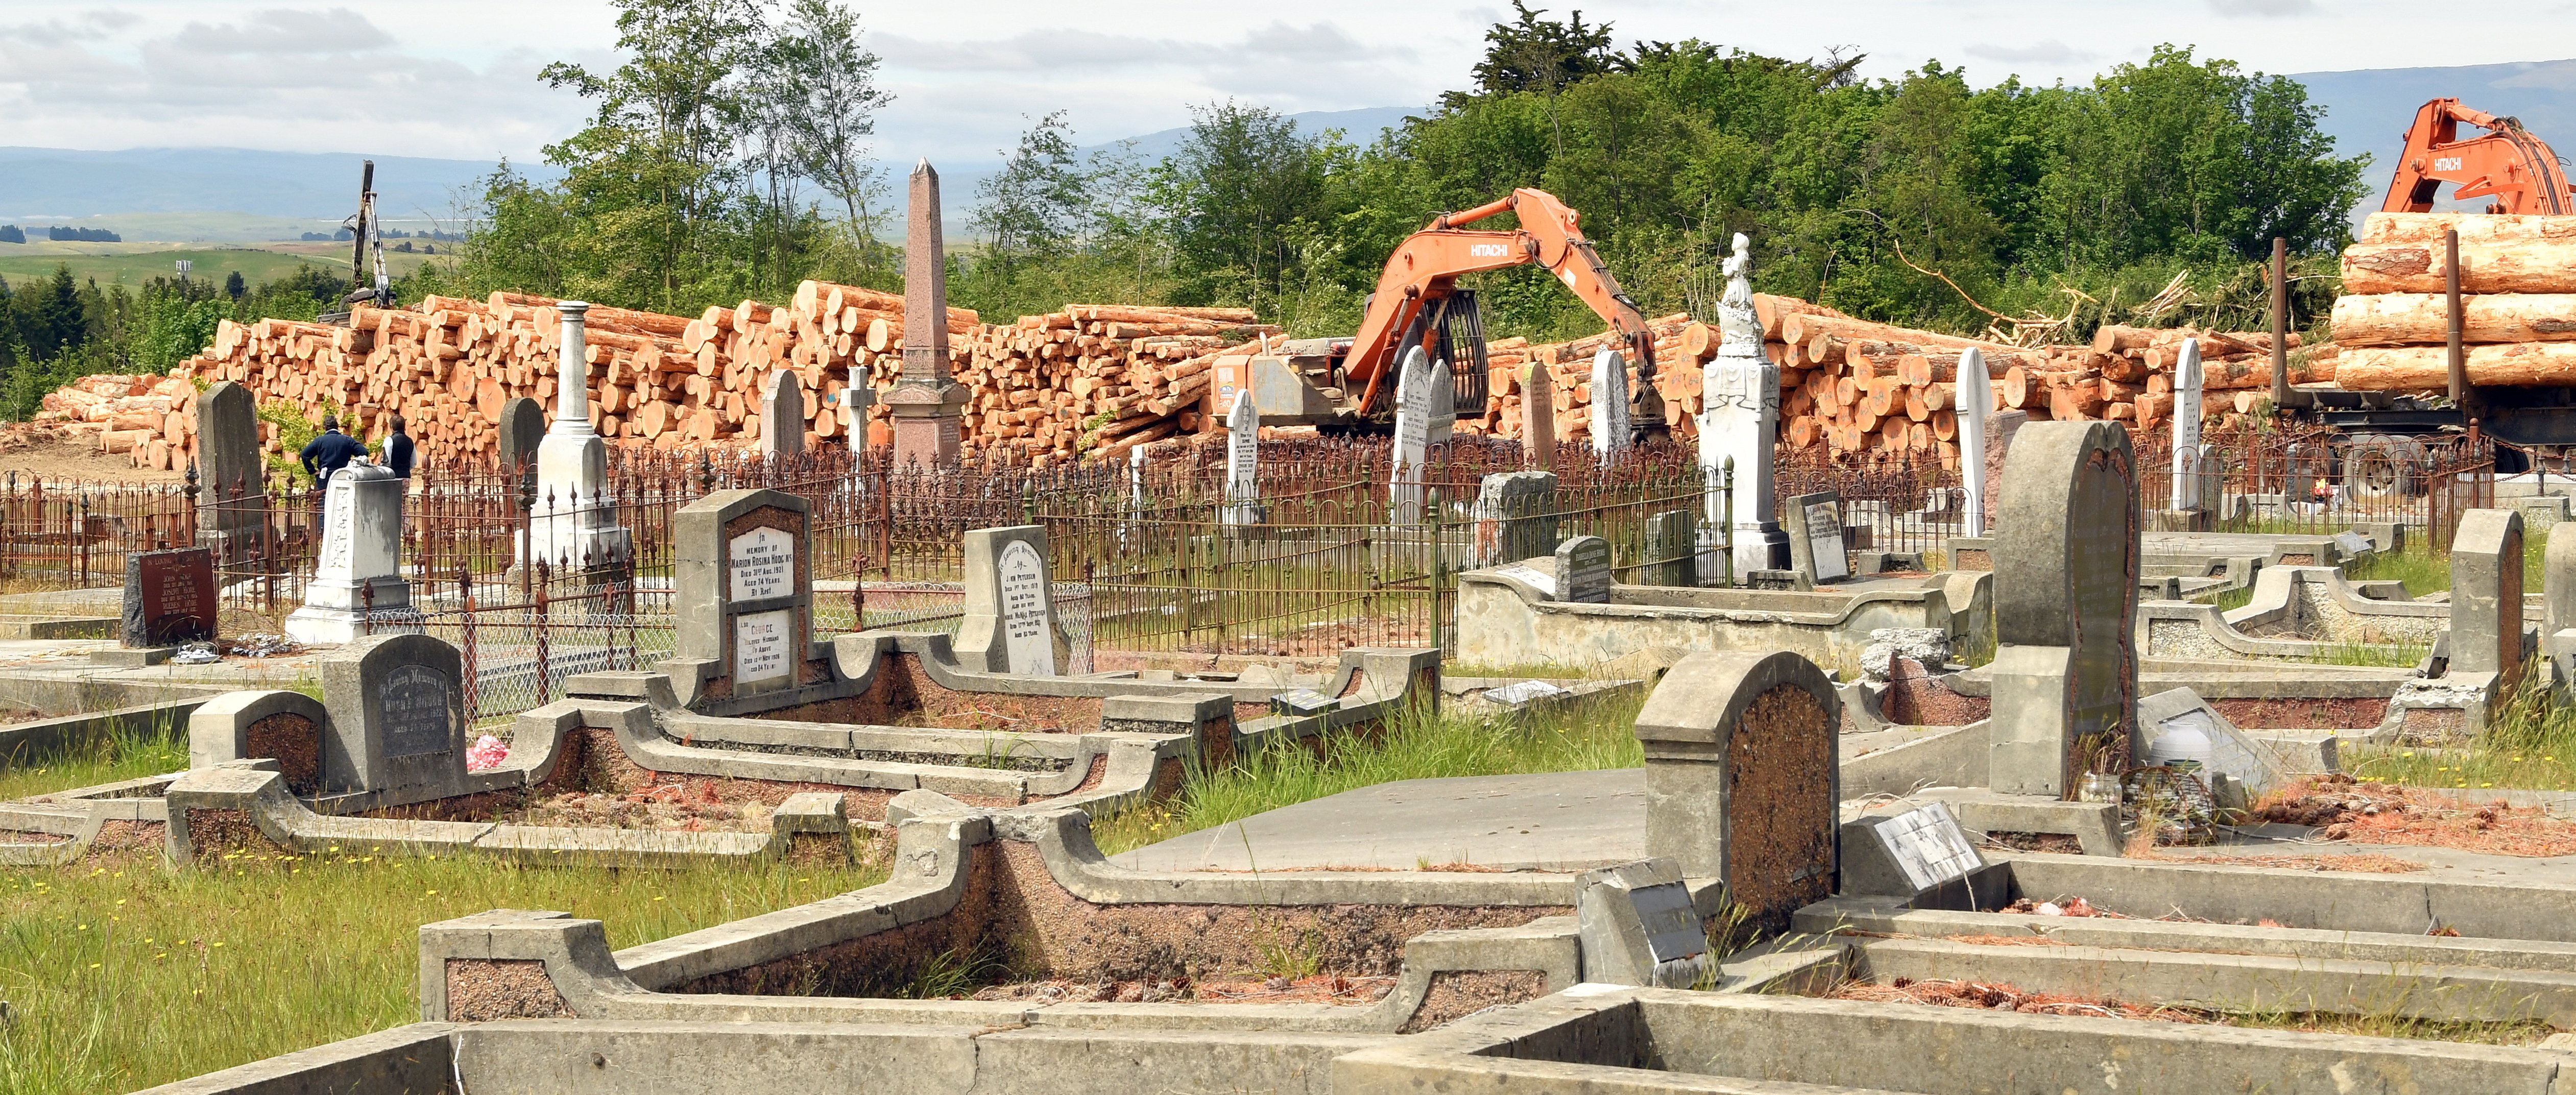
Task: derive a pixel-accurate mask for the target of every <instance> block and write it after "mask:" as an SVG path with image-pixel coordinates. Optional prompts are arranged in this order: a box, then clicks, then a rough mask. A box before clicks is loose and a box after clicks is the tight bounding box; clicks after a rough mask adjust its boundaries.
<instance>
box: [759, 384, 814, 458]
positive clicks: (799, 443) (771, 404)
mask: <svg viewBox="0 0 2576 1095" xmlns="http://www.w3.org/2000/svg"><path fill="white" fill-rule="evenodd" d="M759 444H760V455H762V456H794V455H796V454H798V453H801V452H804V451H805V386H804V385H803V384H802V383H800V382H799V381H798V380H797V379H796V371H795V370H793V369H780V370H778V371H777V372H774V373H771V374H769V383H767V384H765V385H762V387H761V392H760V442H759Z"/></svg>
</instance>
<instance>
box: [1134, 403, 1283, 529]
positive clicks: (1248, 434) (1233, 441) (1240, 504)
mask: <svg viewBox="0 0 2576 1095" xmlns="http://www.w3.org/2000/svg"><path fill="white" fill-rule="evenodd" d="M1141 448H1142V446H1139V449H1140V451H1141ZM1225 523H1226V524H1229V525H1257V524H1260V523H1261V412H1260V411H1259V410H1257V409H1255V408H1254V406H1253V404H1252V389H1250V388H1238V389H1236V390H1235V393H1234V406H1233V407H1231V408H1229V409H1228V410H1227V411H1226V415H1225Z"/></svg>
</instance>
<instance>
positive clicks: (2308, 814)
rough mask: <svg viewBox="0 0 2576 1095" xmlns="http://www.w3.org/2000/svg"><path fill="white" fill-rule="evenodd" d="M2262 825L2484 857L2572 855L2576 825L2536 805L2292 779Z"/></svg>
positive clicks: (2267, 804) (2260, 806) (2344, 780)
mask: <svg viewBox="0 0 2576 1095" xmlns="http://www.w3.org/2000/svg"><path fill="white" fill-rule="evenodd" d="M2253 812H2254V815H2255V816H2256V817H2257V818H2259V819H2261V820H2264V821H2270V822H2279V823H2285V824H2291V825H2313V826H2317V827H2319V831H2318V833H2317V835H2318V836H2321V837H2323V838H2325V839H2327V840H2337V841H2349V842H2351V843H2355V844H2413V845H2422V846H2427V847H2435V848H2456V849H2459V850H2461V851H2464V852H2481V853H2485V854H2488V855H2511V856H2532V857H2550V856H2562V855H2576V822H2570V821H2566V820H2563V819H2560V818H2555V817H2551V816H2549V814H2548V813H2547V812H2546V811H2544V810H2541V809H2539V808H2538V807H2513V806H2507V805H2505V804H2504V803H2503V802H2501V801H2494V802H2487V803H2478V802H2475V801H2471V800H2470V799H2468V798H2463V797H2457V796H2454V795H2452V794H2450V793H2447V792H2444V791H2439V790H2427V789H2422V788H2415V787H2398V786H2394V785H2391V784H2384V783H2367V782H2358V781H2355V780H2354V779H2353V778H2352V777H2351V776H2347V775H2339V774H2338V775H2327V776H2316V777H2311V778H2306V779H2301V780H2297V781H2295V782H2293V783H2291V784H2290V785H2289V786H2288V787H2285V788H2283V789H2281V790H2279V791H2276V792H2273V793H2272V794H2271V795H2268V796H2265V798H2264V799H2263V801H2261V802H2258V803H2256V804H2255V805H2254V811H2253Z"/></svg>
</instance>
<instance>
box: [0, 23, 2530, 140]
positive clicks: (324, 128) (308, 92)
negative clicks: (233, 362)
mask: <svg viewBox="0 0 2576 1095" xmlns="http://www.w3.org/2000/svg"><path fill="white" fill-rule="evenodd" d="M1550 6H1551V7H1554V8H1558V9H1560V10H1561V9H1563V8H1565V7H1566V6H1568V5H1567V4H1566V3H1564V2H1563V0H1551V2H1550ZM2543 7H2544V10H2540V11H2536V12H2521V13H2517V14H2516V16H2515V17H2514V22H2515V29H2514V30H2513V32H2512V33H2497V32H2495V31H2494V30H2493V29H2491V28H2484V29H2476V30H2472V29H2471V25H2470V24H2468V23H2462V22H2459V21H2450V22H2447V23H2443V24H2432V23H2430V22H2428V21H2427V20H2426V19H2425V18H2424V15H2423V9H2422V7H2421V5H2416V4H2402V5H2401V4H2398V3H2395V2H2393V0H2158V2H2153V3H2148V2H2140V0H2094V2H2088V3H2058V4H2034V3H2031V2H2030V0H1912V2H1902V0H1841V2H1838V3H1833V4H1830V5H1823V4H1779V3H1774V2H1767V0H1766V2H1745V0H1722V2H1696V3H1693V2H1665V0H1614V2H1606V3H1598V4H1590V5H1586V6H1585V8H1584V11H1585V13H1586V16H1587V17H1588V18H1594V19H1603V18H1606V19H1608V20H1610V21H1611V22H1612V23H1613V24H1614V25H1615V28H1616V33H1617V34H1618V36H1619V39H1620V41H1621V42H1622V44H1625V43H1626V42H1628V41H1630V40H1632V39H1637V38H1648V39H1665V40H1678V39H1682V38H1690V37H1697V38H1701V39H1704V40H1708V41H1713V42H1717V43H1721V44H1724V45H1728V46H1739V47H1743V48H1746V49H1751V50H1756V51H1760V52H1765V53H1773V54H1780V55H1786V56H1790V57H1808V56H1817V55H1821V54H1823V53H1825V52H1826V51H1827V50H1828V49H1830V48H1832V47H1836V46H1844V47H1850V48H1856V49H1858V50H1859V51H1861V52H1864V53H1867V54H1868V55H1869V62H1868V65H1867V68H1866V69H1865V71H1866V72H1868V73H1869V74H1871V75H1880V76H1885V75H1893V74H1895V73H1896V72H1899V71H1902V70H1903V69H1905V68H1909V67H1912V66H1914V65H1916V64H1919V63H1921V61H1922V60H1924V59H1925V58H1927V57H1937V58H1939V59H1941V60H1942V61H1944V62H1945V63H1949V64H1961V63H1964V64H1966V65H1968V66H1969V72H1970V77H1971V79H1973V80H1975V81H1977V82H1978V83H1981V84H1982V83H1988V82H1992V81H1994V80H1997V79H2000V78H2001V77H2003V76H2004V75H2006V74H2008V73H2018V74H2020V75H2021V76H2022V77H2023V78H2024V79H2025V80H2035V81H2039V82H2048V81H2053V80H2058V79H2068V80H2080V79H2083V78H2085V77H2087V76H2089V75H2090V74H2091V73H2093V72H2095V71H2097V70H2099V69H2100V68H2102V67H2104V66H2106V65H2110V64H2114V63H2117V62H2120V61H2125V60H2137V59H2142V58H2143V57H2145V56H2146V54H2147V51H2148V50H2149V49H2150V48H2152V47H2153V46H2154V45H2155V44H2156V43H2158V42H2168V41H2169V42H2178V43H2198V44H2200V45H2202V46H2203V50H2204V53H2208V52H2216V53H2219V54H2221V55H2224V56H2229V57H2233V58H2235V59H2237V60H2239V61H2241V62H2243V63H2245V64H2246V65H2247V66H2249V67H2253V68H2258V69H2262V70H2265V71H2271V72H2301V71H2318V70H2344V69H2359V68H2379V67H2399V66H2416V65H2468V64H2485V63H2492V62H2501V61H2529V60H2543V59H2550V58H2554V57H2558V56H2562V55H2565V54H2568V53H2571V52H2576V48H2571V47H2567V46H2565V45H2563V44H2562V45H2555V46H2553V45H2549V44H2548V43H2551V42H2559V43H2564V42H2565V41H2566V40H2567V39H2568V37H2569V34H2568V33H2567V32H2569V31H2576V4H2558V5H2556V6H2554V7H2552V6H2550V0H2544V4H2543ZM859 10H860V12H861V17H862V20H863V22H864V25H865V26H866V27H867V29H868V32H869V33H868V36H869V40H870V42H871V43H872V45H873V47H874V48H875V49H876V50H877V51H878V52H879V53H881V54H883V55H884V56H885V57H886V60H887V70H886V74H885V75H886V83H887V85H888V86H889V87H890V88H891V90H893V91H894V92H895V94H896V95H897V97H898V98H897V101H896V102H895V104H894V105H893V106H892V107H891V108H890V109H889V110H888V111H887V112H886V113H885V115H884V116H883V119H882V121H881V123H880V133H881V135H882V140H881V146H880V147H881V154H882V155H884V156H885V157H886V158H889V159H909V158H912V157H914V156H916V155H927V156H931V157H933V158H936V159H948V160H957V159H964V158H973V159H982V158H988V157H990V156H991V155H992V153H993V150H994V149H995V148H997V147H999V146H1001V145H1004V144H1007V143H1009V142H1010V140H1011V139H1012V137H1013V135H1014V134H1016V133H1017V132H1018V131H1019V129H1020V128H1022V126H1023V125H1024V124H1025V122H1024V121H1023V119H1024V117H1026V116H1029V115H1035V114H1040V113H1043V112H1045V111H1048V110H1051V109H1058V108H1063V109H1069V110H1070V111H1071V112H1072V118H1073V121H1074V124H1075V126H1076V128H1077V131H1078V133H1079V136H1080V137H1081V139H1083V140H1084V141H1085V142H1086V143H1088V142H1092V141H1103V140H1108V139H1113V138H1117V137H1123V136H1129V135H1133V134H1137V133H1144V132H1149V131H1153V130H1158V129H1164V128H1169V127H1171V126H1175V125H1180V124H1184V123H1185V122H1186V121H1187V120H1188V111H1187V108H1188V105H1189V104H1191V103H1194V102H1196V103H1203V102H1207V101H1210V100H1214V99H1222V98H1226V97H1234V98H1238V99H1241V100H1244V101H1247V102H1254V103H1260V104H1264V105H1268V106H1272V107H1276V108H1278V109H1281V110H1283V111H1287V112H1292V113H1293V112H1297V111H1305V110H1337V109H1347V108H1352V107H1365V106H1416V105H1420V104H1422V103H1425V102H1427V101H1429V100H1430V99H1432V98H1433V97H1434V96H1436V95H1437V94H1438V92H1439V91H1440V90H1441V89H1443V88H1449V87H1457V86H1461V85H1463V84H1464V82H1465V80H1466V71H1467V68H1468V67H1469V66H1470V65H1471V64H1473V63H1474V61H1475V60H1476V58H1477V57H1478V55H1479V53H1480V51H1481V42H1480V38H1481V35H1482V32H1483V29H1484V28H1485V26H1486V25H1488V24H1490V23H1492V22H1494V21H1495V20H1497V19H1499V18H1501V17H1502V16H1503V14H1504V13H1505V12H1506V11H1507V10H1508V7H1507V5H1496V4H1484V3H1466V4H1458V3H1447V2H1443V0H1432V2H1430V3H1418V4H1404V3H1389V2H1387V0H1301V2H1298V3H1278V4H1242V3H1236V4H1208V3H1205V2H1195V3H1179V2H1173V0H1118V2H1113V3H1090V4H1080V3H1062V2H1053V3H1041V2H1036V0H1009V2H974V0H944V2H935V3H919V2H915V3H908V4H903V5H891V4H889V5H881V6H871V5H868V4H865V3H862V4H861V5H860V7H859ZM612 19H613V13H612V9H611V8H610V7H609V5H607V4H606V3H601V2H595V0H536V2H533V3H532V2H526V0H520V2H512V3H502V2H497V0H405V2H402V3H398V4H377V5H360V6H351V7H337V6H280V7H260V6H258V4H257V3H256V0H254V3H252V4H229V3H228V4H214V3H205V2H187V3H181V2H168V0H164V2H140V3H117V4H100V5H92V4H87V3H82V2H79V0H43V2H35V0H0V145H35V146H52V147H69V148H85V149H117V148H129V147H138V146H173V145H176V146H203V145H218V146H232V147H244V148H261V149H276V150H292V151H314V152H322V151H329V152H359V153H370V154H377V155H416V156H440V157H458V158H485V159H488V158H490V157H493V156H495V155H508V156H511V157H513V158H519V159H526V158H530V157H532V156H533V155H534V154H535V152H536V150H537V149H538V148H539V147H540V146H541V145H543V144H545V143H546V142H547V141H550V140H553V139H555V138H558V137H560V136H562V135H564V134H565V133H568V132H570V131H571V130H572V129H573V128H574V127H575V126H576V125H577V124H578V122H579V120H580V118H581V117H582V114H583V110H582V107H581V105H580V103H579V101H578V100H576V99H574V98H573V97H572V96H570V95H569V94H568V93H563V92H556V91H550V90H548V89H546V88H545V87H544V86H543V85H541V84H539V83H538V82H537V81H536V79H535V73H536V71H537V69H538V67H539V66H541V65H543V64H544V63H545V62H547V61H549V60H555V59H571V60H579V61H584V62H586V63H593V64H597V63H602V62H608V61H610V60H611V59H612V53H611V48H612V46H613V45H614V40H615V32H614V28H613V26H612Z"/></svg>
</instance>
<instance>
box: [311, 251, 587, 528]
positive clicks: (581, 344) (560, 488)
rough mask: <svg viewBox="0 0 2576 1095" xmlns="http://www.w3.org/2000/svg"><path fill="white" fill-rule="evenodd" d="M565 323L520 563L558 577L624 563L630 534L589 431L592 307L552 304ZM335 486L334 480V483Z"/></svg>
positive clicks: (567, 302) (569, 302) (570, 302)
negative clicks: (587, 326)
mask: <svg viewBox="0 0 2576 1095" xmlns="http://www.w3.org/2000/svg"><path fill="white" fill-rule="evenodd" d="M555 310H556V311H557V312H559V313H561V314H562V316H563V342H562V345H561V346H559V347H558V348H557V350H556V355H555V356H556V374H555V416H554V422H553V423H552V424H551V425H548V426H547V427H546V436H545V439H544V440H542V441H539V442H537V498H536V507H535V508H534V509H533V510H531V511H530V513H529V520H528V539H529V542H528V544H527V545H526V551H525V553H524V554H523V555H522V556H521V558H520V560H519V561H520V562H522V563H525V564H531V565H533V564H535V563H537V562H540V561H542V562H546V563H549V564H552V565H553V566H554V568H555V570H556V572H557V573H564V572H574V571H587V570H593V569H599V568H606V567H608V566H611V565H613V564H615V563H616V562H618V561H619V560H622V559H624V558H626V555H627V550H628V546H629V545H628V539H627V534H626V530H625V529H624V528H621V527H619V526H618V524H617V506H616V504H615V502H613V501H612V500H611V499H610V498H609V497H608V445H607V442H606V441H605V440H603V439H602V438H601V437H600V436H599V430H598V429H597V428H596V427H594V426H592V425H591V423H590V389H589V384H590V379H589V377H590V366H589V365H588V364H586V363H585V359H586V354H587V352H588V347H589V344H590V343H589V339H588V336H587V335H586V334H585V330H584V325H583V318H582V317H583V316H584V315H585V314H586V313H588V312H589V311H590V305H588V304H585V303H583V302H581V301H578V300H564V301H557V302H555ZM335 478H336V477H335Z"/></svg>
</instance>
